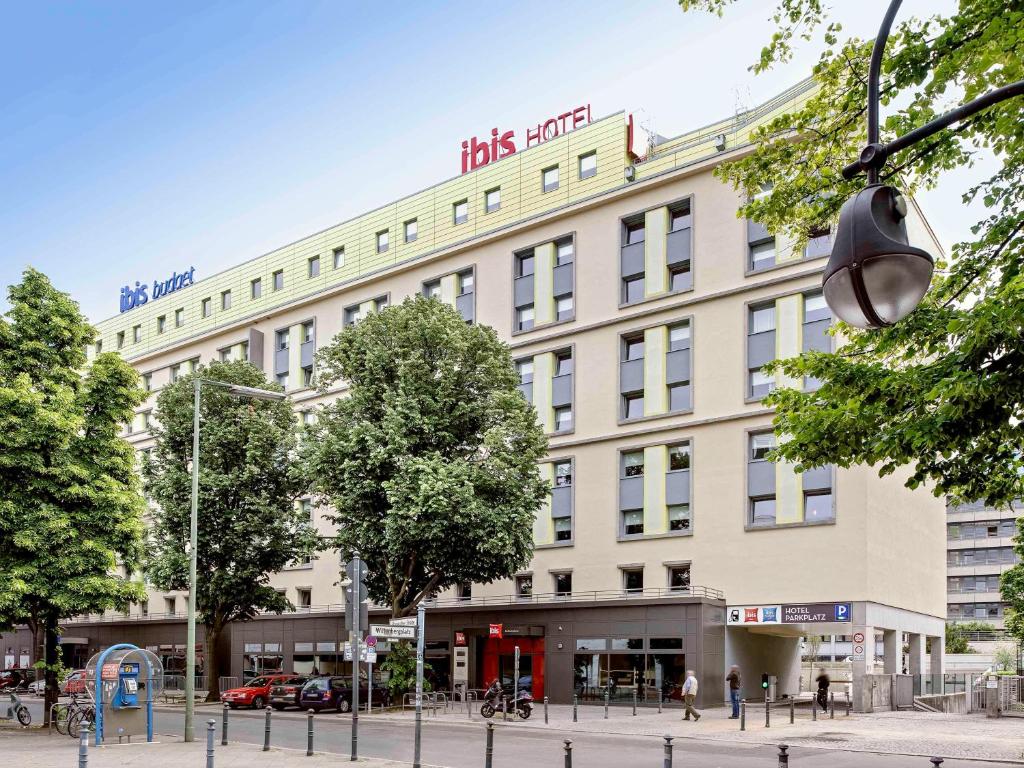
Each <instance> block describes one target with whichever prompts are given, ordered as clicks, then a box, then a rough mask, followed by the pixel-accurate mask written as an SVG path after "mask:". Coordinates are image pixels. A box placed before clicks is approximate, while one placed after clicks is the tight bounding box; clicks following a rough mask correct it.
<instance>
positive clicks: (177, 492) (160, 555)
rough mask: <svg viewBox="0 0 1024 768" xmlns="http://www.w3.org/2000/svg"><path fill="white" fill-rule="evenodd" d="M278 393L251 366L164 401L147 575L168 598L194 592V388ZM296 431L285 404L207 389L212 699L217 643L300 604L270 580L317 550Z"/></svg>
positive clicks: (188, 386) (172, 389)
mask: <svg viewBox="0 0 1024 768" xmlns="http://www.w3.org/2000/svg"><path fill="white" fill-rule="evenodd" d="M197 377H198V378H200V379H202V380H204V381H209V382H224V383H230V384H241V385H243V386H247V387H256V388H259V389H274V390H279V389H280V387H279V386H278V385H277V384H271V383H269V382H268V381H267V379H266V377H265V376H264V375H263V373H262V372H261V371H259V370H258V369H257V368H256V367H255V366H253V365H251V364H250V363H247V362H212V363H210V364H209V365H208V366H202V367H200V368H199V369H198V370H197V371H196V372H195V373H194V374H191V375H188V376H183V377H181V378H179V379H178V380H177V381H176V382H174V383H172V384H170V385H168V386H167V387H165V388H164V389H163V390H162V391H161V392H160V395H159V396H158V397H157V405H156V411H155V414H154V415H155V420H154V421H155V423H154V425H153V427H152V433H153V437H154V438H155V445H154V447H153V450H152V453H151V454H150V457H149V459H148V460H147V461H145V462H144V464H143V476H144V478H145V488H146V493H147V495H148V496H149V498H150V499H151V500H152V501H153V502H154V503H155V504H156V505H157V506H156V509H155V510H154V512H153V524H152V527H151V532H150V549H149V557H148V560H147V565H146V573H147V576H148V577H149V579H150V581H151V582H152V583H153V584H154V585H155V586H156V587H157V588H159V589H162V590H187V589H188V568H189V555H188V541H189V526H190V520H191V499H192V475H191V467H190V463H191V460H192V437H193V416H194V383H193V382H194V381H195V379H196V378H197ZM297 436H298V425H297V423H296V419H295V413H294V411H293V410H292V407H291V405H290V404H289V403H288V402H287V401H283V400H282V401H271V400H254V399H251V398H245V397H235V396H232V395H230V394H228V393H227V391H225V389H224V388H223V387H218V386H216V385H215V384H214V383H204V384H203V387H202V400H201V407H200V430H199V457H200V462H199V518H198V519H199V530H198V542H199V546H198V548H197V560H198V563H197V590H196V610H197V613H198V615H199V618H200V619H201V621H202V622H203V623H204V624H205V626H206V645H205V651H206V658H207V670H206V671H207V673H208V674H209V689H210V697H211V700H215V697H216V695H217V692H218V691H217V676H218V674H219V673H220V671H221V670H220V664H219V658H218V656H217V650H218V649H217V642H216V641H217V638H218V637H219V636H220V633H221V632H222V631H223V630H224V628H225V627H226V626H227V625H228V624H229V623H231V622H235V621H247V620H249V619H252V618H253V617H255V616H256V614H257V613H259V612H260V611H274V612H278V613H280V612H282V611H285V610H290V609H292V607H293V606H292V604H291V603H290V602H289V600H288V599H287V598H286V597H285V596H284V595H282V594H280V593H278V592H277V591H276V590H275V589H274V588H273V587H271V586H270V583H269V582H270V576H271V574H273V573H276V572H277V571H280V570H282V569H283V568H285V567H287V566H289V565H294V564H296V563H298V562H299V561H301V560H303V559H304V558H308V557H310V556H311V555H312V553H313V552H314V551H315V549H316V548H317V546H318V544H319V539H318V537H317V535H316V532H315V530H314V527H313V525H312V523H311V521H310V513H309V511H308V510H306V511H304V510H303V509H302V507H301V505H300V504H298V503H297V500H298V499H299V497H300V496H301V495H302V494H303V493H304V490H305V487H304V485H303V481H302V474H301V472H299V471H298V470H297V469H296V468H295V466H294V465H293V460H294V456H295V452H296V448H297Z"/></svg>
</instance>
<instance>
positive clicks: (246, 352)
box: [238, 341, 249, 360]
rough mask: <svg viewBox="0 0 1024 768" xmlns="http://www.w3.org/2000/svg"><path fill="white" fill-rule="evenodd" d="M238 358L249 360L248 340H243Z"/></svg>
mask: <svg viewBox="0 0 1024 768" xmlns="http://www.w3.org/2000/svg"><path fill="white" fill-rule="evenodd" d="M238 359H239V360H248V359H249V342H248V341H243V342H242V344H241V347H240V348H239V351H238Z"/></svg>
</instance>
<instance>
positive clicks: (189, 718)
mask: <svg viewBox="0 0 1024 768" xmlns="http://www.w3.org/2000/svg"><path fill="white" fill-rule="evenodd" d="M204 384H206V385H207V386H211V387H219V388H221V389H223V390H224V391H225V392H227V393H228V394H229V395H234V396H235V397H248V398H251V399H253V400H284V399H285V394H284V392H272V391H270V390H268V389H256V388H255V387H243V386H242V385H241V384H229V383H228V382H225V381H211V380H210V379H201V378H199V377H198V376H197V377H196V378H195V379H193V381H192V385H193V391H194V393H195V398H194V401H193V410H192V516H191V520H190V525H189V540H188V543H189V546H188V549H189V553H188V635H187V638H186V641H185V741H195V728H194V727H193V720H194V718H195V693H196V567H197V565H196V564H197V553H198V549H199V546H198V545H199V406H200V404H201V402H202V391H203V385H204ZM209 672H210V670H207V674H209Z"/></svg>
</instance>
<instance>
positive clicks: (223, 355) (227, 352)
mask: <svg viewBox="0 0 1024 768" xmlns="http://www.w3.org/2000/svg"><path fill="white" fill-rule="evenodd" d="M219 354H220V361H221V362H222V363H226V362H228V361H229V360H231V347H224V349H222V350H220V353H219Z"/></svg>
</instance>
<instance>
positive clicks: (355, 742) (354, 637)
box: [349, 552, 362, 762]
mask: <svg viewBox="0 0 1024 768" xmlns="http://www.w3.org/2000/svg"><path fill="white" fill-rule="evenodd" d="M352 563H353V564H354V565H353V570H354V571H355V572H356V573H357V574H358V573H359V572H360V562H359V553H358V552H354V553H353V554H352ZM360 581H361V580H355V579H354V580H353V582H354V583H353V587H354V588H355V590H356V594H355V597H356V598H357V599H355V600H353V602H354V603H355V606H356V610H355V611H354V612H353V614H352V633H351V637H350V638H349V642H350V643H351V647H352V757H351V758H350V759H351V760H352V761H353V762H355V761H356V760H358V759H359V650H360V649H359V646H360V637H359V614H360V613H361V612H362V605H361V603H360V602H359V600H358V598H359V596H360V595H359V594H358V592H359V586H360Z"/></svg>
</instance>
